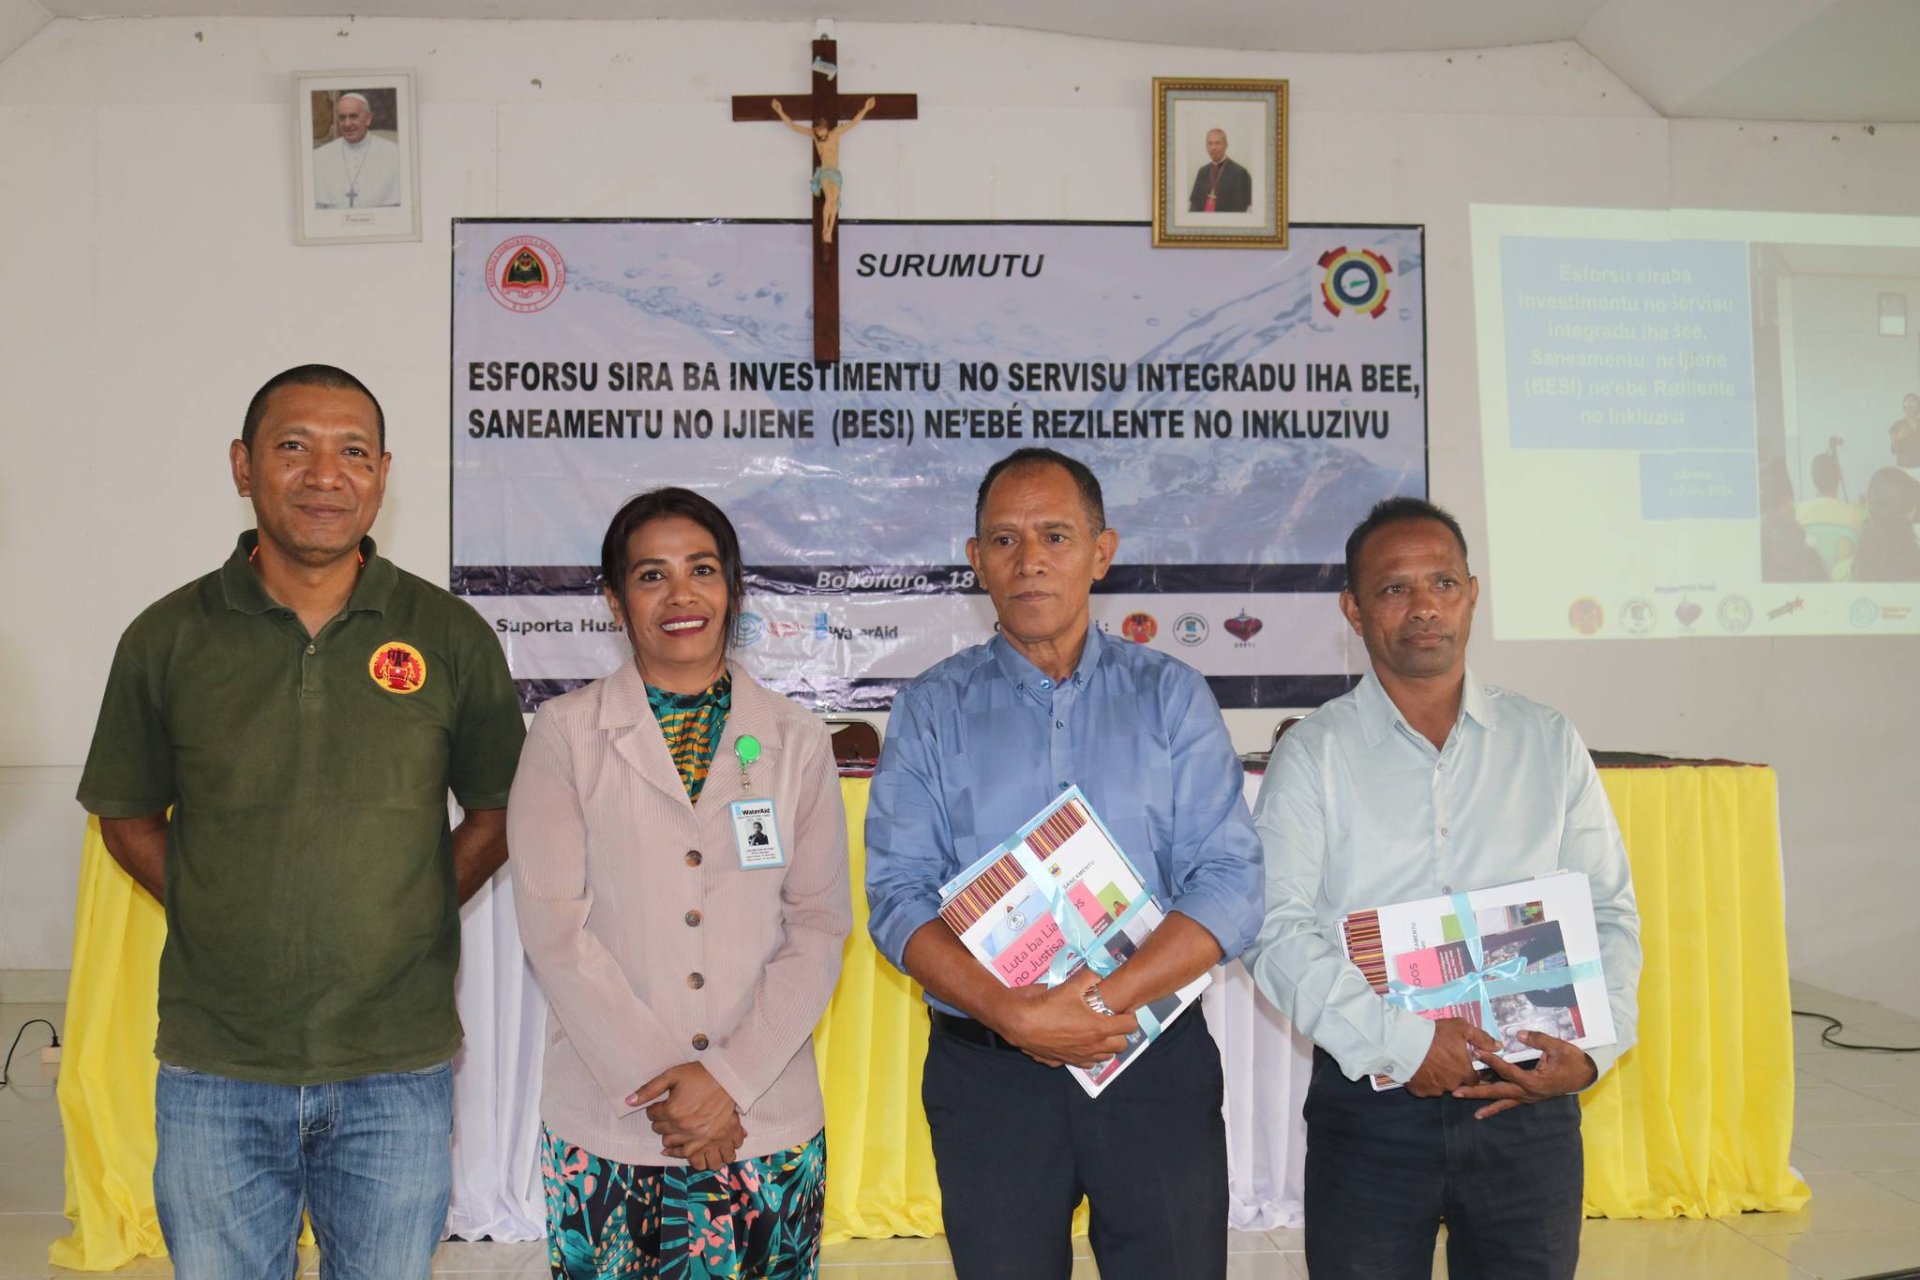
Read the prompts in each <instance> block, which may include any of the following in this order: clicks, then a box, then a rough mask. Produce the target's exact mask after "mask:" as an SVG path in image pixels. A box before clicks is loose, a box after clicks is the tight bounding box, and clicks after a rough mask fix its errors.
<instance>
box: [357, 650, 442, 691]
mask: <svg viewBox="0 0 1920 1280" xmlns="http://www.w3.org/2000/svg"><path fill="white" fill-rule="evenodd" d="M367 674H368V675H370V676H372V677H373V682H374V683H375V684H377V685H379V686H380V687H381V688H382V689H385V690H386V691H387V692H388V693H418V692H420V689H421V687H422V686H424V685H425V684H426V683H427V660H426V659H425V658H423V657H421V656H420V651H419V650H418V649H416V648H414V647H413V646H412V645H410V644H406V643H403V642H402V641H399V640H389V641H387V642H386V643H385V644H383V645H381V646H380V647H379V648H378V649H375V650H374V651H373V656H372V657H371V658H369V659H367Z"/></svg>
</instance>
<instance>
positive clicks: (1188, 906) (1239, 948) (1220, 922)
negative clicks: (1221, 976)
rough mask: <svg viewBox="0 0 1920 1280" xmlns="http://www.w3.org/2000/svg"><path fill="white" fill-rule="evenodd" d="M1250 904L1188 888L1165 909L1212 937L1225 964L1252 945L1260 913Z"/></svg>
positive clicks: (1209, 891) (1246, 901)
mask: <svg viewBox="0 0 1920 1280" xmlns="http://www.w3.org/2000/svg"><path fill="white" fill-rule="evenodd" d="M1253 904H1254V899H1251V898H1247V899H1240V900H1237V901H1236V900H1230V899H1225V898H1222V897H1221V895H1220V894H1218V893H1216V892H1214V891H1213V890H1212V889H1211V888H1206V889H1190V890H1188V891H1187V892H1186V893H1183V894H1181V895H1180V896H1179V897H1177V898H1175V899H1174V900H1173V902H1172V903H1170V904H1169V905H1168V906H1167V910H1169V911H1178V912H1179V913H1180V914H1181V915H1183V916H1185V917H1187V919H1189V920H1191V921H1193V922H1194V923H1195V924H1197V925H1199V926H1200V927H1201V928H1203V929H1205V930H1206V931H1207V932H1208V933H1210V934H1212V935H1213V940H1214V941H1215V942H1217V943H1219V944H1220V962H1221V963H1222V964H1225V963H1226V962H1227V961H1229V960H1232V959H1235V958H1236V957H1238V956H1239V955H1240V953H1241V952H1243V951H1245V950H1246V949H1247V948H1248V947H1250V946H1252V945H1253V939H1254V935H1255V934H1257V933H1258V932H1259V931H1260V912H1259V911H1258V910H1257V909H1255V908H1254V905H1253Z"/></svg>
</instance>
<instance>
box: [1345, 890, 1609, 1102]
mask: <svg viewBox="0 0 1920 1280" xmlns="http://www.w3.org/2000/svg"><path fill="white" fill-rule="evenodd" d="M1341 930H1342V932H1343V934H1344V936H1345V940H1346V947H1347V958H1348V959H1350V960H1352V961H1353V963H1354V964H1355V965H1357V966H1358V967H1359V969H1360V972H1361V973H1362V974H1363V975H1365V977H1366V979H1367V982H1368V984H1369V985H1371V986H1372V987H1373V989H1374V990H1375V991H1377V992H1379V993H1380V994H1381V995H1382V996H1384V997H1386V999H1387V1001H1388V1002H1389V1003H1391V1004H1396V1005H1399V1006H1400V1007H1401V1008H1403V1009H1411V1010H1413V1011H1414V1012H1416V1013H1418V1014H1420V1015H1421V1016H1422V1017H1425V1018H1431V1019H1433V1020H1435V1021H1438V1020H1440V1019H1441V1018H1465V1019H1466V1020H1467V1021H1469V1022H1471V1023H1473V1024H1474V1025H1475V1026H1477V1027H1480V1028H1481V1029H1482V1030H1485V1031H1486V1032H1488V1033H1489V1034H1491V1035H1492V1036H1493V1037H1494V1038H1495V1039H1497V1040H1499V1041H1500V1042H1501V1048H1500V1050H1499V1053H1500V1056H1501V1057H1503V1058H1505V1059H1506V1060H1507V1061H1509V1062H1527V1061H1530V1060H1532V1059H1534V1058H1538V1057H1539V1056H1540V1051H1539V1050H1538V1049H1534V1048H1531V1047H1530V1046H1528V1045H1527V1044H1525V1043H1523V1042H1522V1041H1521V1040H1520V1039H1519V1035H1520V1033H1521V1032H1522V1031H1544V1032H1546V1033H1547V1034H1548V1035H1550V1036H1556V1037H1558V1038H1559V1039H1562V1040H1567V1041H1571V1042H1572V1043H1573V1044H1576V1045H1578V1046H1579V1047H1580V1048H1582V1049H1590V1048H1593V1047H1594V1046H1596V1045H1605V1044H1612V1043H1613V1042H1614V1030H1613V1013H1612V1010H1611V1009H1609V1008H1608V1006H1607V982H1606V975H1605V974H1604V973H1603V972H1602V970H1601V967H1600V937H1599V932H1598V930H1597V929H1596V928H1595V927H1594V922H1593V894H1592V891H1591V890H1590V889H1589V887H1588V885H1587V877H1586V876H1585V875H1583V874H1582V873H1580V872H1578V871H1557V872H1554V873H1553V874H1552V875H1546V876H1539V877H1537V878H1535V879H1532V880H1521V881H1517V882H1516V883H1513V884H1503V885H1496V886H1494V887H1493V888H1490V889H1475V890H1474V891H1472V892H1471V893H1456V894H1452V895H1449V896H1445V897H1437V898H1422V899H1421V900H1420V901H1418V902H1401V903H1396V904H1395V905H1393V906H1388V907H1380V908H1378V909H1376V910H1372V911H1356V912H1354V913H1352V914H1351V915H1349V916H1348V917H1347V918H1346V920H1345V921H1344V922H1342V925H1341ZM1373 1085H1374V1088H1376V1089H1391V1088H1397V1087H1398V1086H1399V1082H1397V1081H1394V1080H1391V1079H1389V1078H1387V1077H1385V1076H1375V1077H1374V1081H1373Z"/></svg>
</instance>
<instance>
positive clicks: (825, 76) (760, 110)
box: [733, 39, 920, 360]
mask: <svg viewBox="0 0 1920 1280" xmlns="http://www.w3.org/2000/svg"><path fill="white" fill-rule="evenodd" d="M839 57H840V55H839V52H838V48H837V46H836V44H835V42H834V41H832V40H826V39H821V40H815V41H814V42H813V92H812V93H811V94H806V95H797V96H795V97H791V98H789V97H785V96H784V95H783V96H781V97H780V98H779V101H780V102H781V104H782V106H784V107H785V108H786V111H787V115H788V116H789V117H791V118H792V119H794V120H796V121H798V120H805V121H807V122H808V123H809V124H811V125H815V126H820V125H824V126H825V127H826V128H828V129H833V128H835V127H837V126H838V125H839V123H840V122H841V121H842V120H849V119H852V118H854V117H856V116H857V115H859V113H860V110H861V108H862V107H865V106H866V104H867V101H868V99H869V98H871V99H872V101H873V106H872V107H871V108H868V109H867V111H866V117H865V118H866V119H869V120H917V119H919V118H920V99H919V96H918V95H916V94H911V93H875V94H864V93H863V94H849V93H839V92H836V91H835V89H834V78H835V77H836V76H837V75H838V74H839ZM774 101H775V96H774V95H773V94H735V95H734V98H733V118H734V121H735V122H736V123H738V122H740V121H765V120H778V119H780V115H779V113H778V112H776V111H775V110H774V109H773V104H774ZM808 154H809V158H812V151H811V149H809V153H808ZM815 167H817V166H809V167H808V170H807V172H808V173H809V174H812V173H813V172H814V169H815ZM809 181H811V178H810V179H809ZM826 205H827V193H826V192H825V191H816V192H815V193H814V197H813V358H814V359H815V360H838V359H839V358H840V238H839V236H838V234H837V233H836V234H834V235H833V237H832V238H831V239H829V238H828V235H827V225H826Z"/></svg>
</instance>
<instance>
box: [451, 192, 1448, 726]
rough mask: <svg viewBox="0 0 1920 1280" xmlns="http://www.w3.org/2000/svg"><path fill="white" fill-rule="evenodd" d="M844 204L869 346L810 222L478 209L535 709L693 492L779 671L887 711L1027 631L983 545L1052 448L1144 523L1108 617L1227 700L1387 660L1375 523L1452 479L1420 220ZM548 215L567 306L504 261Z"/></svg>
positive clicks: (492, 374)
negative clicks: (1221, 243) (1169, 219)
mask: <svg viewBox="0 0 1920 1280" xmlns="http://www.w3.org/2000/svg"><path fill="white" fill-rule="evenodd" d="M842 226H843V228H844V230H843V232H842V237H843V238H842V246H841V252H842V258H841V271H842V276H843V279H842V322H843V336H842V360H841V362H840V363H839V364H837V365H821V364H816V363H814V362H813V361H812V360H811V359H810V352H811V343H812V318H811V299H810V291H811V265H810V261H809V257H808V252H809V249H808V229H807V227H806V225H805V224H800V223H733V222H635V221H586V222H521V221H490V220H472V221H457V222H456V223H455V224H454V239H455V244H454V276H453V288H454V299H453V302H454V329H453V331H454V340H453V342H454V350H453V357H454V360H453V366H454V367H453V460H454V471H453V476H454V481H453V513H454V526H453V546H454V572H453V585H454V589H455V591H456V592H458V593H460V594H462V595H463V596H465V597H467V598H468V599H469V600H470V601H471V602H472V603H473V604H474V605H475V607H477V608H479V609H480V610H481V612H482V614H483V615H484V616H486V617H487V618H488V620H489V621H490V622H492V623H493V624H494V625H495V627H496V629H497V630H498V631H499V633H500V635H501V638H502V641H503V643H504V645H505V647H506V650H507V654H508V659H509V662H510V665H511V666H512V669H513V673H514V676H515V678H516V679H517V680H518V681H519V682H520V684H521V688H522V691H523V695H524V696H525V698H526V701H527V702H528V704H529V705H536V704H537V703H538V701H539V700H541V699H542V698H544V697H546V696H551V694H553V693H554V692H557V691H560V690H563V689H566V688H570V687H574V686H576V685H578V684H579V683H582V682H584V681H586V680H591V679H594V678H597V677H599V676H601V675H604V674H606V673H607V672H608V671H609V670H611V669H612V668H613V667H614V666H615V665H617V664H618V663H619V662H620V661H621V660H622V659H623V658H624V656H625V653H626V646H625V640H624V637H622V636H621V635H620V633H619V632H618V631H617V630H615V629H613V628H612V627H611V624H610V622H609V621H608V616H607V611H606V606H605V604H604V602H603V601H602V600H601V599H600V597H599V586H598V572H597V565H598V562H599V552H600V539H601V537H602V535H603V534H604V532H605V529H606V524H607V522H608V520H609V519H610V518H611V517H612V515H613V513H614V512H615V511H616V510H617V509H618V508H619V506H620V505H621V504H622V503H623V502H625V501H626V499H627V498H629V497H630V496H632V495H633V494H634V493H637V492H639V491H642V490H644V489H648V488H652V487H655V486H657V485H662V484H680V485H685V486H687V487H689V488H693V489H697V490H699V491H701V492H703V493H705V494H707V495H708V496H710V497H712V498H713V499H714V500H715V501H717V502H718V503H719V504H720V505H721V507H722V508H724V509H725V510H726V512H727V514H728V516H729V517H730V518H731V519H732V520H733V522H734V524H735V526H736V527H737V528H738V530H739V532H740V538H741V544H742V548H743V552H744V555H745V559H746V561H747V564H748V566H749V595H748V600H747V602H746V615H745V616H744V617H743V619H742V626H741V628H740V631H739V634H738V635H737V637H736V643H737V646H738V648H739V652H740V654H741V656H742V657H743V659H744V660H746V661H747V662H748V663H749V665H750V666H751V667H752V668H753V669H754V671H755V673H756V674H757V675H759V676H760V677H761V678H762V679H764V680H766V681H767V682H768V683H770V684H772V685H775V686H777V687H780V688H783V689H786V690H788V691H789V692H791V693H793V694H794V695H795V696H797V697H800V698H801V699H802V700H803V701H805V702H807V703H808V704H809V705H812V706H814V707H816V708H817V709H821V710H830V709H849V708H858V707H884V706H886V705H888V704H889V702H890V701H891V697H892V693H893V691H894V689H896V688H897V687H898V685H899V684H900V683H902V682H904V681H905V680H907V679H910V678H912V677H913V676H914V675H916V674H918V673H919V672H920V671H922V670H924V669H925V668H926V667H928V666H931V665H932V664H933V663H935V662H937V661H939V660H940V659H941V658H944V657H946V656H947V655H948V654H951V653H953V652H955V651H957V650H959V649H961V648H964V647H966V646H968V645H971V644H976V643H979V642H980V641H982V640H984V639H986V638H987V637H989V636H990V635H991V634H992V629H993V612H992V608H991V605H990V603H989V602H988V601H987V599H986V598H985V596H984V595H983V594H982V593H981V592H980V591H979V589H978V586H977V584H976V583H975V581H974V576H973V571H972V570H971V568H969V567H968V564H967V559H966V554H965V546H966V539H967V537H968V535H969V534H970V533H971V532H972V522H973V505H974V498H975V493H976V490H977V487H978V484H979V480H980V476H981V474H982V473H983V472H984V471H985V470H986V468H987V467H988V466H989V465H990V464H991V463H992V462H993V461H994V460H995V459H997V458H999V457H1001V456H1004V455H1005V454H1006V453H1008V452H1010V451H1011V450H1013V449H1015V448H1018V447H1021V446H1023V445H1047V446H1050V447H1053V448H1056V449H1059V450H1061V451H1063V452H1066V453H1069V454H1072V455H1073V456H1075V457H1078V458H1080V459H1081V460H1083V461H1084V462H1086V463H1087V464H1088V465H1089V466H1090V467H1092V468H1093V470H1094V472H1095V473H1096V474H1097V475H1098V476H1099V477H1100V480H1101V483H1102V486H1103V488H1104V490H1105V497H1106V507H1107V518H1108V523H1109V524H1110V525H1112V526H1113V527H1114V528H1115V529H1117V530H1118V531H1119V532H1120V535H1121V540H1120V550H1119V555H1118V557H1117V559H1116V562H1115V565H1114V569H1113V572H1112V573H1111V574H1110V575H1109V577H1108V579H1107V581H1105V582H1104V583H1101V584H1099V586H1098V589H1097V593H1096V595H1095V599H1094V616H1095V620H1096V622H1097V623H1098V625H1101V626H1102V627H1103V628H1105V629H1106V630H1107V631H1109V632H1110V633H1111V634H1113V635H1114V636H1116V637H1118V638H1124V639H1127V640H1131V641H1133V642H1135V643H1145V644H1149V645H1151V646H1153V647H1155V648H1161V649H1165V650H1166V651H1168V652H1170V653H1173V654H1175V655H1177V656H1178V657H1180V658H1181V659H1182V660H1184V661H1186V662H1189V663H1191V664H1192V665H1193V666H1195V667H1197V668H1198V669H1200V670H1201V671H1202V672H1204V673H1205V674H1206V675H1208V676H1209V678H1210V679H1211V681H1212V683H1213V685H1214V688H1215V691H1216V693H1217V694H1218V695H1219V697H1220V699H1221V702H1222V705H1225V706H1303V705H1313V704H1316V703H1318V702H1320V701H1322V700H1324V699H1325V698H1326V697H1329V696H1332V695H1334V694H1337V693H1339V692H1340V691H1342V690H1343V689H1345V688H1347V687H1349V686H1350V685H1351V684H1352V682H1353V679H1354V678H1355V675H1356V673H1355V671H1354V670H1353V669H1352V668H1353V660H1352V658H1351V656H1350V653H1349V650H1348V648H1347V646H1346V644H1345V642H1344V639H1343V636H1344V631H1345V624H1344V623H1343V622H1342V621H1341V620H1340V618H1339V615H1338V611H1337V609H1336V607H1335V605H1334V601H1333V599H1332V596H1333V594H1334V593H1337V592H1338V590H1339V589H1340V587H1341V585H1342V572H1341V569H1340V562H1341V558H1342V549H1343V545H1344V542H1345V538H1346V535H1347V532H1348V531H1349V530H1350V529H1351V528H1352V527H1353V525H1354V524H1355V523H1356V522H1357V521H1358V520H1359V519H1360V518H1361V516H1362V515H1364V514H1365V512H1366V510H1367V508H1368V507H1369V506H1370V505H1372V503H1374V502H1375V501H1377V500H1379V499H1380V498H1383V497H1387V496H1389V495H1392V494H1402V493H1411V494H1424V493H1425V492H1426V397H1425V382H1426V369H1425V337H1424V327H1425V298H1424V288H1423V286H1424V272H1423V263H1422V256H1421V255H1422V237H1421V232H1420V230H1419V229H1418V228H1408V227H1387V228H1381V227H1302V226H1296V227H1295V228H1293V243H1294V247H1293V248H1292V249H1290V250H1288V251H1286V252H1271V251H1255V250H1245V251H1209V252H1205V253H1201V252H1173V251H1167V250H1160V251H1155V250H1153V249H1151V248H1150V247H1149V244H1148V237H1147V235H1146V233H1145V231H1144V229H1143V228H1141V227H1138V226H1133V225H1069V224H1007V223H980V224H887V223H851V224H842ZM514 241H531V242H535V243H538V244H539V245H541V246H543V249H542V252H544V253H547V254H549V256H551V257H553V258H554V259H555V261H554V264H553V266H552V268H551V270H550V278H555V279H562V280H563V281H564V283H562V284H560V285H558V286H556V288H557V291H558V292H557V296H552V297H544V298H543V305H542V306H541V307H540V308H539V309H538V310H532V311H529V310H527V309H525V308H524V307H512V306H509V305H507V303H506V302H504V301H502V298H503V296H507V295H504V294H503V284H502V282H501V281H494V280H491V279H490V278H489V274H488V270H487V267H488V263H489V261H490V260H493V259H494V258H496V257H497V255H498V251H499V249H500V247H501V246H502V245H504V244H508V243H509V242H514ZM1356 261H1360V262H1362V263H1364V264H1368V268H1369V272H1370V275H1369V277H1368V279H1366V280H1364V281H1359V284H1365V285H1366V286H1367V290H1368V296H1367V297H1366V298H1365V299H1364V301H1365V302H1366V304H1367V305H1366V306H1365V307H1361V306H1357V305H1355V304H1354V301H1353V297H1352V295H1353V293H1354V290H1355V289H1356V288H1357V287H1358V284H1357V283H1356V279H1357V277H1356V272H1355V269H1354V268H1353V265H1352V264H1353V263H1354V262H1356ZM1374 264H1377V265H1374ZM562 272H564V275H563V276H562ZM1249 621H1251V623H1252V625H1251V626H1249V625H1248V622H1249Z"/></svg>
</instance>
